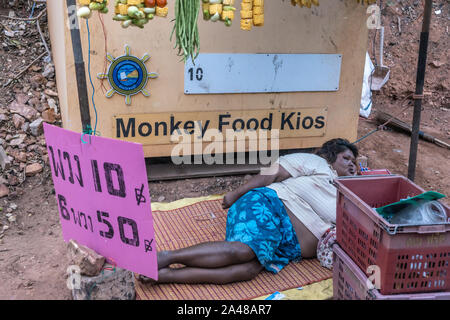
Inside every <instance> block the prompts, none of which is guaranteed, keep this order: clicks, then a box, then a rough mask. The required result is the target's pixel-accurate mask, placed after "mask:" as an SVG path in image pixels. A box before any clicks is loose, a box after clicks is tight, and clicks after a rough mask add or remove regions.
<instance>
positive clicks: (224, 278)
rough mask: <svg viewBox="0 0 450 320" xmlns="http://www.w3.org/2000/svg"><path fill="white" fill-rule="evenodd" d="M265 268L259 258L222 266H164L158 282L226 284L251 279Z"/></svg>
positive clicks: (159, 273)
mask: <svg viewBox="0 0 450 320" xmlns="http://www.w3.org/2000/svg"><path fill="white" fill-rule="evenodd" d="M263 268H264V267H263V266H262V265H261V264H260V263H259V261H258V260H257V259H253V260H251V261H250V262H246V263H241V264H235V265H230V266H226V267H221V268H192V267H184V268H178V269H177V268H163V269H160V270H159V271H158V281H157V283H187V284H196V283H197V284H198V283H211V284H226V283H231V282H237V281H247V280H251V279H253V278H254V277H256V276H257V275H258V273H260V272H261V271H262V270H263Z"/></svg>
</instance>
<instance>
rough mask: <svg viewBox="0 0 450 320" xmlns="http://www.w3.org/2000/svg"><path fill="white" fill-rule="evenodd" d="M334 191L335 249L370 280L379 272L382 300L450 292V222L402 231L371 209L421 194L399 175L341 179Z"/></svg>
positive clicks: (413, 185) (421, 190)
mask: <svg viewBox="0 0 450 320" xmlns="http://www.w3.org/2000/svg"><path fill="white" fill-rule="evenodd" d="M335 185H336V187H337V189H338V197H337V208H336V234H337V237H336V238H337V243H338V244H339V245H340V247H341V248H342V249H343V250H344V251H345V252H346V254H348V255H349V256H350V257H351V258H352V259H353V261H354V262H355V263H356V264H357V265H358V266H359V268H360V269H361V270H362V271H364V272H366V275H369V273H368V272H367V270H368V268H369V267H370V266H377V267H379V268H380V273H381V288H380V292H381V294H383V295H390V294H400V293H402V294H403V293H418V292H436V291H450V222H447V223H445V224H436V225H412V226H399V225H394V224H389V223H388V222H387V221H386V220H384V219H383V218H382V217H381V216H380V215H378V213H377V212H376V211H375V210H374V209H373V208H378V207H382V206H384V205H387V204H391V203H394V202H397V201H399V200H401V199H404V198H407V197H412V196H416V195H419V194H422V193H423V192H425V191H424V190H423V189H422V188H420V187H419V186H417V185H416V184H414V183H413V182H411V181H410V180H408V179H407V178H405V177H402V176H397V175H390V176H359V177H346V178H339V179H337V180H335ZM444 207H445V209H446V211H447V217H449V218H450V209H449V208H448V207H447V206H444Z"/></svg>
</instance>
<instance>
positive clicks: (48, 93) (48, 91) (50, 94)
mask: <svg viewBox="0 0 450 320" xmlns="http://www.w3.org/2000/svg"><path fill="white" fill-rule="evenodd" d="M44 93H45V94H46V95H48V96H50V97H57V96H58V93H57V92H55V91H53V90H51V89H45V90H44Z"/></svg>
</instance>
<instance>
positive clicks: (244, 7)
mask: <svg viewBox="0 0 450 320" xmlns="http://www.w3.org/2000/svg"><path fill="white" fill-rule="evenodd" d="M263 25H264V0H242V3H241V29H242V30H245V31H250V30H251V29H252V26H256V27H262V26H263Z"/></svg>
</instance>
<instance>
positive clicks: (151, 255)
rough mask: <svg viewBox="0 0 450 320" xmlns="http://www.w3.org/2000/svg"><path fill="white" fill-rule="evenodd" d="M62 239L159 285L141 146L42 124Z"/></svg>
mask: <svg viewBox="0 0 450 320" xmlns="http://www.w3.org/2000/svg"><path fill="white" fill-rule="evenodd" d="M44 132H45V139H46V142H47V149H48V155H49V163H50V167H51V169H52V177H53V183H54V186H55V194H56V201H57V204H58V209H59V214H60V220H61V226H62V231H63V237H64V240H65V241H69V240H70V239H74V240H77V241H78V242H79V243H81V244H83V245H85V246H87V247H89V248H91V249H93V250H95V251H96V252H98V253H99V254H101V255H102V256H104V257H106V258H107V259H109V260H112V262H113V263H115V264H116V265H117V266H118V267H121V268H124V269H127V270H130V271H133V272H136V273H139V274H143V275H145V276H147V277H150V278H152V279H157V277H158V270H157V262H156V243H155V240H154V230H153V218H152V214H151V206H150V195H149V190H148V184H147V171H146V167H145V159H144V152H143V149H142V145H141V144H137V143H130V142H124V141H119V140H113V139H109V138H101V137H96V136H91V137H90V139H89V143H86V144H84V143H82V141H81V134H79V133H76V132H72V131H69V130H65V129H61V128H58V127H55V126H51V125H48V124H44Z"/></svg>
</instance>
